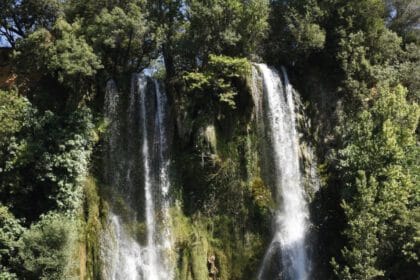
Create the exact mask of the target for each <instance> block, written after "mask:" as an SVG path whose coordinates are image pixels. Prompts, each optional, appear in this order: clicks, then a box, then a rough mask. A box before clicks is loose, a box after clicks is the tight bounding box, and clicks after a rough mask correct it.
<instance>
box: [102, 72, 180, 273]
mask: <svg viewBox="0 0 420 280" xmlns="http://www.w3.org/2000/svg"><path fill="white" fill-rule="evenodd" d="M152 74H153V71H151V70H147V71H144V72H143V73H141V74H137V75H135V76H134V78H133V79H134V80H133V83H132V91H131V95H130V97H129V106H128V111H124V112H126V113H127V117H128V119H127V120H125V119H124V118H123V119H122V120H123V121H126V126H127V129H126V130H127V131H128V137H127V136H125V135H121V133H122V129H121V126H119V125H117V124H118V123H120V122H121V120H120V116H119V115H118V113H117V109H116V108H118V104H114V103H113V102H111V101H113V100H116V101H118V98H117V97H118V93H117V92H116V87H115V83H109V85H108V86H107V89H108V88H109V90H107V94H106V97H105V99H106V102H105V115H106V116H107V117H108V118H110V119H111V127H110V128H111V129H110V130H111V131H110V135H109V137H108V138H109V140H110V141H108V142H109V143H108V146H107V150H108V151H107V154H108V156H107V157H106V161H107V164H106V166H107V168H105V170H106V172H109V174H108V175H109V176H107V177H109V178H110V179H109V182H110V184H111V186H112V187H114V188H121V187H122V188H123V189H122V190H121V191H122V196H123V197H124V200H125V201H126V203H128V202H131V203H134V202H135V201H136V200H135V199H134V200H133V199H132V197H131V196H132V194H133V193H136V188H138V187H139V186H137V185H136V184H135V182H136V180H135V179H134V178H133V176H136V175H135V174H134V173H133V172H134V171H135V170H134V168H135V167H136V166H137V167H138V168H140V169H141V173H142V174H143V176H142V178H143V182H142V184H141V187H142V188H143V191H144V205H136V204H135V205H134V206H133V207H141V208H142V209H144V212H145V221H144V222H145V226H146V238H145V239H146V240H145V244H142V245H141V244H140V243H139V242H137V241H136V240H135V239H134V237H133V236H132V233H131V231H130V229H129V225H127V221H126V219H127V218H125V219H124V221H123V220H122V218H120V217H119V216H118V215H117V214H116V213H115V212H112V210H111V213H110V215H109V218H108V226H107V230H106V232H105V234H104V236H103V238H102V259H103V260H104V263H105V265H104V271H103V276H104V278H105V279H111V280H171V279H173V277H174V276H173V265H172V261H171V259H170V254H171V250H172V240H171V230H170V215H169V207H170V200H169V189H170V179H169V159H168V152H167V150H168V147H167V146H168V144H167V133H166V131H167V128H166V121H167V113H166V112H167V98H166V95H165V92H164V91H162V89H161V87H160V84H159V82H158V81H157V80H156V79H154V78H152ZM152 95H153V96H152ZM151 100H155V102H154V101H151ZM153 104H155V105H156V106H155V107H153V108H150V106H151V105H153ZM136 116H137V117H139V119H138V122H136V121H134V120H133V118H136ZM136 123H137V124H138V125H137V126H135V124H136ZM151 128H152V129H151ZM149 131H151V132H155V133H154V134H153V133H149ZM133 135H140V136H141V139H140V140H141V141H137V142H136V141H133V140H134V139H130V137H132V136H133ZM124 136H125V137H124ZM126 141H128V142H126ZM133 143H138V144H137V146H136V145H135V144H133ZM118 144H119V145H120V147H121V144H122V148H120V150H118V149H116V148H115V146H116V145H118ZM139 145H140V146H139ZM124 149H125V150H126V151H125V153H126V154H125V155H124ZM121 153H122V154H121ZM108 161H109V162H108ZM133 201H134V202H133ZM140 210H141V209H140ZM157 216H159V217H160V219H157V218H156V217H157ZM129 220H130V221H128V222H129V223H133V224H135V223H137V217H136V215H133V217H131V218H130V217H129Z"/></svg>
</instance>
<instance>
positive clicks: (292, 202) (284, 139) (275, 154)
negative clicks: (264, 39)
mask: <svg viewBox="0 0 420 280" xmlns="http://www.w3.org/2000/svg"><path fill="white" fill-rule="evenodd" d="M255 67H256V68H257V69H256V70H257V71H255V70H254V71H253V73H254V80H257V79H260V80H262V86H263V94H262V98H263V104H264V106H263V107H264V110H265V111H264V112H263V113H261V112H257V115H263V117H264V118H265V128H264V129H268V130H269V131H268V132H267V131H266V134H267V135H270V139H269V142H270V143H271V150H272V155H271V157H272V160H273V161H274V162H273V171H274V183H275V187H276V190H275V192H276V203H277V205H279V208H278V209H277V211H276V213H275V228H274V236H273V240H272V242H271V244H270V246H269V248H268V250H267V252H266V255H265V257H264V260H263V264H262V267H261V270H260V272H259V275H258V278H259V279H261V280H262V279H270V280H271V279H291V280H305V279H307V278H308V273H309V260H308V257H307V253H306V248H305V238H306V233H307V228H308V216H309V213H308V207H307V204H306V201H305V195H304V189H303V183H302V174H301V170H300V166H299V164H300V162H299V141H298V134H297V129H296V116H295V105H294V100H293V90H292V87H291V85H290V83H289V81H288V77H287V73H286V71H285V69H284V68H282V74H283V82H282V79H281V78H280V75H279V73H278V72H277V71H276V70H275V69H274V68H270V67H268V66H267V65H265V64H257V65H256V66H255ZM258 72H259V73H260V74H258ZM255 75H260V77H258V76H255ZM256 82H257V81H254V83H256ZM254 95H255V94H254ZM257 110H261V108H260V106H257ZM279 252H280V254H279ZM280 258H281V261H280ZM279 262H281V263H280V264H279ZM270 263H274V264H275V266H277V267H280V271H279V269H277V270H275V271H276V273H277V275H272V273H273V270H270V268H269V267H270V266H272V265H270ZM268 270H270V271H269V272H268Z"/></svg>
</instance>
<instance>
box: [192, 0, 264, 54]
mask: <svg viewBox="0 0 420 280" xmlns="http://www.w3.org/2000/svg"><path fill="white" fill-rule="evenodd" d="M186 5H187V7H188V8H187V11H186V12H187V17H188V21H189V25H188V28H189V29H188V32H187V33H186V35H187V41H188V43H189V45H190V48H192V50H193V52H192V54H193V55H194V56H198V57H200V59H202V60H203V61H204V62H206V61H207V59H208V56H209V55H210V54H217V55H220V54H224V55H231V56H232V55H236V56H238V55H243V56H246V55H250V54H253V53H255V52H257V50H258V46H259V42H260V41H261V40H262V39H263V38H264V37H265V32H266V30H267V27H268V26H267V16H268V1H265V0H264V1H255V0H252V1H239V0H228V1H225V0H223V1H222V0H212V1H202V0H189V1H187V2H186ZM193 59H195V57H193Z"/></svg>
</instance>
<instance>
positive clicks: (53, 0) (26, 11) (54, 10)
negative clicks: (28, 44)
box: [0, 0, 62, 46]
mask: <svg viewBox="0 0 420 280" xmlns="http://www.w3.org/2000/svg"><path fill="white" fill-rule="evenodd" d="M0 7H1V9H0V35H1V36H4V37H5V38H6V40H7V41H8V42H9V44H11V45H12V46H13V45H14V44H15V42H16V39H18V38H21V37H26V36H27V35H28V34H29V33H30V32H32V31H33V30H35V29H37V28H42V27H43V28H49V27H51V26H52V25H53V24H54V22H55V20H56V19H57V18H58V17H59V16H60V15H61V14H62V6H61V1H59V0H37V1H34V0H22V1H14V0H4V1H2V2H1V6H0Z"/></svg>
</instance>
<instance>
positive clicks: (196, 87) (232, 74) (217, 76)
mask: <svg viewBox="0 0 420 280" xmlns="http://www.w3.org/2000/svg"><path fill="white" fill-rule="evenodd" d="M250 71H251V65H250V63H249V62H248V60H247V59H244V58H232V57H227V56H216V55H210V58H209V64H208V67H207V68H205V70H204V72H190V73H186V74H185V75H184V77H183V78H184V80H185V82H186V84H187V90H188V91H190V92H194V91H196V92H199V93H202V94H206V95H211V96H212V97H217V98H218V99H219V100H218V101H220V102H222V103H225V104H226V105H228V106H229V107H230V108H232V109H235V108H236V103H235V96H236V95H237V94H238V91H239V89H238V86H237V84H238V83H239V82H241V81H245V80H246V79H247V77H248V76H249V74H250Z"/></svg>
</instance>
